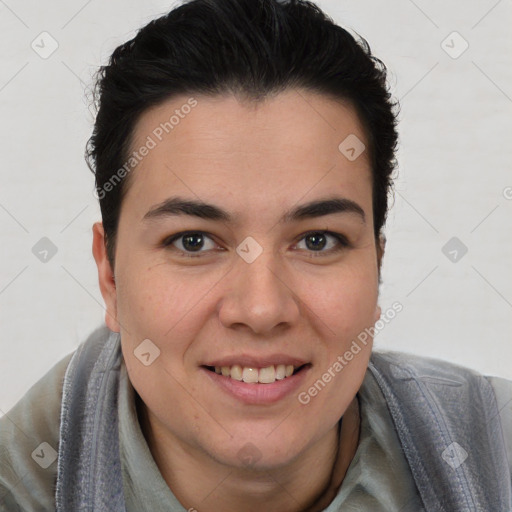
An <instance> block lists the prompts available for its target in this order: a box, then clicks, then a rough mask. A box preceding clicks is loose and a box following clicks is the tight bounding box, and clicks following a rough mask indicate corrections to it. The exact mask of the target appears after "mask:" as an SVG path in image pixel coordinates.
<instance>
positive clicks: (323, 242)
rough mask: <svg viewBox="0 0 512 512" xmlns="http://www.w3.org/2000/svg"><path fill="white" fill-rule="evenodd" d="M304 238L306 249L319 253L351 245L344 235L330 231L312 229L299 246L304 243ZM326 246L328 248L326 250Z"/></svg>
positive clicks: (328, 252)
mask: <svg viewBox="0 0 512 512" xmlns="http://www.w3.org/2000/svg"><path fill="white" fill-rule="evenodd" d="M302 240H304V241H305V246H306V250H308V251H309V252H313V253H315V252H316V253H319V255H323V254H326V255H327V254H331V253H333V252H337V251H340V250H342V249H343V248H345V247H348V246H349V243H348V241H347V239H346V238H345V237H344V236H343V235H341V234H339V233H333V232H330V231H310V232H309V233H306V234H305V235H304V236H303V237H302V239H301V242H299V244H297V246H298V245H300V243H302ZM326 247H327V249H326V250H324V249H325V248H326ZM315 256H316V255H315Z"/></svg>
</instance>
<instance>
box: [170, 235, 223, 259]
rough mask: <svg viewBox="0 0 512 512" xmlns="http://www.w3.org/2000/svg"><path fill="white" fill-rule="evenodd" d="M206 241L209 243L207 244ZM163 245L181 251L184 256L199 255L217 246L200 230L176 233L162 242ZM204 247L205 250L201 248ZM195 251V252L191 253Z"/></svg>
mask: <svg viewBox="0 0 512 512" xmlns="http://www.w3.org/2000/svg"><path fill="white" fill-rule="evenodd" d="M208 241H210V243H209V244H208ZM163 245H164V247H168V248H170V249H173V250H176V251H178V252H181V253H182V254H183V255H184V256H192V257H193V256H201V255H202V253H206V252H208V250H211V249H214V248H215V247H217V245H216V244H215V242H213V240H212V239H211V238H210V237H209V236H208V235H206V234H205V233H203V232H202V231H187V232H184V233H177V234H175V235H172V236H171V237H169V238H167V239H166V240H165V241H164V242H163ZM202 249H205V250H202ZM193 253H197V254H193Z"/></svg>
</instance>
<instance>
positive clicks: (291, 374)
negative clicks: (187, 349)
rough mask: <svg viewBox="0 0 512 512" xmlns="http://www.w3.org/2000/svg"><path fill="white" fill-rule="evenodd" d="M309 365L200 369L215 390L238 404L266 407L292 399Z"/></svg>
mask: <svg viewBox="0 0 512 512" xmlns="http://www.w3.org/2000/svg"><path fill="white" fill-rule="evenodd" d="M312 366H313V365H312V364H311V363H302V362H300V363H299V364H298V365H297V366H295V365H279V364H278V365H269V366H264V367H262V368H258V367H253V366H242V365H238V364H234V365H232V366H212V365H202V366H200V368H201V371H202V373H203V374H204V375H205V376H206V377H207V378H208V380H209V382H211V383H212V384H213V385H214V387H215V388H218V389H220V390H221V391H222V392H223V393H226V394H227V395H229V396H230V397H232V398H233V399H235V400H236V401H237V402H239V403H240V402H242V403H244V404H246V405H257V406H267V405H271V404H275V403H278V402H280V401H281V400H284V399H285V398H286V397H290V396H293V394H294V393H296V392H297V390H298V389H300V388H301V387H304V386H305V382H306V380H307V379H308V375H309V371H310V369H311V368H312ZM283 367H284V368H283ZM208 389H209V388H208Z"/></svg>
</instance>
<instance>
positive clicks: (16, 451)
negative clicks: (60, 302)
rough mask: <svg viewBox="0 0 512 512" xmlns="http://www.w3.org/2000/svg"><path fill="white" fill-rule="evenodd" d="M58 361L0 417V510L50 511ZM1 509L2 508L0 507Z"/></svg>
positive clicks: (61, 365) (61, 370)
mask: <svg viewBox="0 0 512 512" xmlns="http://www.w3.org/2000/svg"><path fill="white" fill-rule="evenodd" d="M75 353H76V350H75V351H74V352H71V353H70V354H68V355H66V356H65V357H63V358H62V359H61V360H60V361H59V362H57V363H56V364H55V365H54V366H53V367H52V368H51V369H50V370H49V371H48V372H47V373H46V374H45V375H44V376H43V377H41V378H40V379H39V380H38V381H37V382H36V383H35V384H34V385H33V386H32V387H31V388H30V389H29V390H28V391H27V392H26V393H25V395H24V396H23V397H22V398H21V399H20V400H19V401H18V402H17V403H16V404H15V405H14V406H13V407H12V408H11V409H10V410H9V411H8V412H7V413H6V414H5V415H4V416H2V417H1V418H0V468H1V469H0V509H1V510H4V509H5V510H9V511H16V510H54V509H55V496H54V494H55V483H56V480H57V453H58V449H59V430H60V413H61V401H62V389H63V382H64V377H65V374H66V370H67V368H68V365H69V362H70V361H71V358H72V357H73V355H74V354H75ZM3 507H5V508H3Z"/></svg>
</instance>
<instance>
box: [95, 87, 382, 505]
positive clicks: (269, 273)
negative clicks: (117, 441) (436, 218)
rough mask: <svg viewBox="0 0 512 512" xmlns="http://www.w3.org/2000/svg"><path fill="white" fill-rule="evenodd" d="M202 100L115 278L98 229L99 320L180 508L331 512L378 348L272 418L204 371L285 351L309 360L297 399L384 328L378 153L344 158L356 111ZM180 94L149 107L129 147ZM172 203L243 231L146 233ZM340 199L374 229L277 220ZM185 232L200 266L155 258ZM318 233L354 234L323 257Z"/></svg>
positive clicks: (184, 222) (151, 170) (340, 216)
mask: <svg viewBox="0 0 512 512" xmlns="http://www.w3.org/2000/svg"><path fill="white" fill-rule="evenodd" d="M194 97H195V98H196V99H197V101H198V105H197V106H196V107H195V108H194V109H192V111H191V112H190V113H189V114H188V115H187V116H186V117H185V118H184V119H182V120H180V123H179V124H178V125H177V126H176V127H175V128H174V129H173V131H172V132H171V133H169V134H168V135H166V136H165V137H164V139H163V140H162V141H161V142H160V143H159V144H158V145H157V146H156V147H155V148H154V149H152V150H151V151H150V152H149V154H148V155H147V156H146V157H145V158H144V159H143V160H142V161H141V162H140V163H139V164H138V166H137V168H136V169H135V170H134V171H133V174H132V175H130V182H129V187H128V190H127V193H126V196H125V198H124V200H123V204H122V208H121V214H120V219H119V228H118V233H117V241H116V252H115V280H114V278H113V272H112V268H111V266H110V264H109V262H108V259H107V257H106V252H105V244H104V233H103V228H102V225H101V223H96V224H95V225H94V226H93V254H94V257H95V260H96V263H97V266H98V275H99V284H100V288H101V292H102V294H103V297H104V300H105V303H106V323H107V325H108V327H109V328H110V329H111V330H112V331H116V332H120V333H121V340H122V341H121V344H122V352H123V356H124V361H125V364H126V367H127V370H128V375H129V377H130V380H131V383H132V384H133V387H134V388H135V390H136V391H137V393H138V395H139V396H140V398H141V402H140V403H139V406H140V423H141V428H142V431H143V433H144V436H145V438H146V440H147V442H148V446H149V448H150V450H151V453H152V455H153V457H154V459H155V461H156V463H157V465H158V467H159V470H160V472H161V474H162V476H163V478H164V479H165V481H166V482H167V484H168V485H169V487H170V488H171V489H172V491H173V492H174V494H175V495H176V497H177V498H178V499H179V500H180V502H181V503H182V504H183V505H184V506H185V508H192V507H194V508H196V509H197V510H199V511H200V512H209V511H218V510H223V511H226V512H230V511H238V510H246V511H260V510H266V511H269V512H272V511H274V510H275V511H277V510H279V511H282V510H287V511H300V510H321V509H322V508H324V507H325V506H327V505H328V503H330V501H331V500H332V499H333V498H334V496H335V494H336V491H337V489H338V488H339V485H340V484H341V482H342V480H343V477H344V475H345V473H346V470H347V468H348V465H349V464H350V462H351V460H352V458H353V455H354V453H355V450H356V448H357V443H358V439H359V409H358V401H357V398H356V393H357V391H358V389H359V387H360V385H361V383H362V380H363V378H364V375H365V372H366V368H367V365H368V360H369V357H370V355H371V347H372V340H369V342H368V344H367V345H366V346H362V350H361V352H359V354H357V355H356V356H355V357H354V358H353V359H352V361H350V363H349V364H347V366H345V367H344V368H343V370H342V371H341V372H339V373H337V374H336V377H335V378H334V379H333V380H332V381H331V382H330V383H329V384H327V385H326V386H325V388H324V389H322V391H321V392H319V393H318V395H317V396H315V397H314V398H312V399H311V401H310V402H309V403H308V404H307V405H304V404H301V403H300V402H299V401H298V399H297V393H292V394H291V395H289V396H287V397H285V398H284V399H282V400H280V401H278V402H276V403H274V404H271V405H247V404H241V403H240V402H238V401H236V400H235V399H234V398H232V397H230V396H228V395H226V394H225V392H223V391H222V390H221V389H218V388H217V387H216V386H213V385H212V384H211V382H210V379H209V378H208V376H207V375H205V373H204V371H203V370H201V369H200V365H201V364H205V363H206V362H207V361H208V360H211V359H213V358H217V357H222V356H228V355H232V354H240V353H249V354H257V355H265V354H270V353H276V352H280V353H284V354H289V355H292V356H297V357H301V358H303V359H305V360H307V361H309V362H311V364H312V367H311V369H310V371H309V375H308V378H307V382H306V383H305V385H304V386H301V389H299V391H304V390H307V389H308V388H309V387H310V386H311V385H312V384H313V383H314V382H315V381H316V380H317V379H319V378H321V376H322V374H323V373H325V372H326V371H327V369H328V368H329V366H331V365H332V363H333V362H334V361H336V358H337V357H338V356H339V355H343V354H344V353H345V351H346V350H348V349H349V347H350V345H351V343H352V341H353V340H354V339H356V337H357V335H358V334H359V333H360V332H361V331H363V330H364V329H365V328H367V327H370V326H373V325H374V323H375V322H376V321H377V320H378V318H379V316H380V308H379V306H378V272H379V268H380V261H381V258H382V254H383V243H382V242H381V243H377V241H376V239H375V236H374V228H373V211H372V187H371V183H372V182H371V171H370V166H369V161H368V155H367V152H363V153H362V155H361V156H360V157H359V158H357V159H356V160H355V161H349V160H348V159H347V158H346V157H345V156H344V155H343V154H342V153H341V152H340V151H339V149H338V146H339V144H340V142H342V141H343V140H344V139H345V138H346V137H347V136H348V135H349V134H355V135H356V136H357V137H358V138H359V139H360V140H362V141H364V142H365V141H366V139H365V135H364V132H363V129H362V126H361V123H360V122H359V119H358V117H357V115H356V113H355V111H354V109H353V108H352V107H351V106H350V105H348V104H344V103H341V102H339V101H334V100H332V99H330V98H328V97H326V96H323V95H319V94H315V93H311V92H306V91H300V92H299V91H295V90H288V91H285V92H282V93H280V94H278V95H277V96H275V97H272V98H268V99H267V100H265V102H263V103H258V104H256V103H249V102H247V101H241V100H238V99H236V98H235V97H234V96H231V95H225V96H215V97H203V96H199V95H196V96H194ZM187 99H188V97H186V96H181V97H175V98H173V99H171V100H168V101H166V102H165V103H162V104H161V105H159V106H158V107H154V108H152V109H150V110H148V111H146V112H145V113H144V114H143V115H142V116H141V118H140V120H139V122H138V124H137V126H136V130H135V137H134V140H133V144H132V147H133V148H138V147H140V146H141V145H142V144H143V143H144V141H145V140H146V137H147V136H148V135H150V134H151V133H152V131H153V130H154V129H155V127H157V126H158V125H159V124H160V122H163V121H165V120H167V119H169V117H170V115H172V113H173V111H174V110H175V109H176V108H180V106H181V105H183V104H184V103H185V102H186V101H187ZM365 144H366V142H365ZM170 196H180V197H183V198H187V199H196V200H197V199H200V200H202V201H205V202H208V203H213V204H215V205H217V206H219V207H221V208H223V209H226V210H227V211H228V212H230V213H231V214H232V215H233V218H234V222H233V223H226V222H222V221H212V220H204V219H200V218H196V217H191V216H187V215H181V216H174V217H171V216H169V217H167V218H159V219H153V220H151V221H147V220H143V217H144V215H145V214H146V212H148V211H149V210H150V209H151V208H152V207H154V206H155V205H158V204H160V203H161V202H162V201H164V200H165V199H167V198H168V197H170ZM334 196H335V197H344V198H348V199H351V200H352V201H355V202H356V203H358V204H359V205H360V206H361V208H362V209H363V210H364V213H365V218H366V220H365V222H363V220H362V219H361V217H360V216H358V215H356V214H354V213H346V212H345V213H336V214H331V215H327V216H323V217H318V218H310V219H303V220H300V221H295V222H292V223H287V224H280V223H278V220H279V219H280V217H281V216H282V215H283V213H284V212H285V211H288V210H289V209H291V208H292V207H294V206H297V205H299V204H303V203H306V202H309V201H313V200H317V199H325V198H332V197H334ZM189 230H197V231H200V232H203V233H205V234H206V235H207V237H206V238H205V239H204V245H203V247H202V248H201V251H200V256H199V257H186V256H184V255H183V253H184V252H185V249H184V247H183V245H182V242H183V238H181V239H178V240H177V241H176V242H174V244H173V245H171V246H168V247H165V246H164V245H163V241H164V240H165V239H166V238H168V237H170V236H171V235H174V234H177V233H180V232H182V231H189ZM323 230H329V231H332V232H335V233H340V234H342V235H344V236H345V237H346V238H347V239H348V241H349V246H348V247H343V246H340V245H339V243H338V242H337V241H336V239H335V238H332V237H331V236H330V235H326V239H325V241H326V243H327V245H326V247H324V248H320V249H319V250H315V249H314V248H313V249H311V246H310V247H308V246H307V245H306V240H307V239H306V237H305V235H306V234H307V233H308V232H309V231H323ZM247 236H251V237H253V238H254V239H255V240H256V241H257V242H258V243H259V244H260V246H261V247H262V248H263V253H262V254H261V255H260V256H259V257H258V258H257V259H256V260H255V261H254V262H253V263H250V264H248V263H247V262H246V261H244V260H243V259H242V258H241V257H240V256H238V254H237V253H236V248H237V246H238V245H239V244H240V243H241V242H242V241H243V240H244V239H245V238H246V237H247ZM208 237H210V238H208ZM333 247H334V248H336V247H341V250H339V251H337V252H333V251H332V250H330V249H331V248H333ZM180 249H181V251H180ZM190 253H191V251H190V250H189V254H190ZM193 254H197V253H196V252H193ZM145 339H150V340H151V341H152V342H153V343H154V344H155V345H156V346H158V347H159V349H160V351H161V352H160V356H159V357H158V358H157V359H155V361H154V362H153V363H152V364H151V365H149V366H145V365H143V364H141V362H140V361H139V360H138V359H137V358H136V357H135V355H134V350H135V349H136V347H137V346H138V345H139V344H140V343H141V342H142V340H145ZM342 416H343V417H344V418H343V428H342V431H341V439H339V438H338V422H339V420H340V418H341V417H342ZM249 442H250V443H252V444H253V445H254V446H256V447H257V450H258V453H259V459H258V460H257V461H256V462H255V463H254V464H252V465H250V466H248V465H247V464H246V463H245V462H244V461H243V460H241V458H240V457H239V452H240V450H242V449H243V448H244V446H245V445H246V443H249ZM338 446H339V447H340V448H339V450H338Z"/></svg>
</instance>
